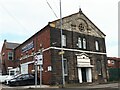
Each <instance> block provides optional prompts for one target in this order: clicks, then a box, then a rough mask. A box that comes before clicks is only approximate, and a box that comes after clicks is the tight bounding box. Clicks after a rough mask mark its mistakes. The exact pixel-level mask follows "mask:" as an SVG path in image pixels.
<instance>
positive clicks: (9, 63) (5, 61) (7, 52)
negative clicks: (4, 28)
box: [1, 40, 19, 75]
mask: <svg viewBox="0 0 120 90" xmlns="http://www.w3.org/2000/svg"><path fill="white" fill-rule="evenodd" d="M17 46H19V44H18V43H12V42H7V40H4V43H3V46H2V50H1V59H2V60H1V68H2V74H3V75H5V74H8V70H9V69H13V68H16V67H17V64H16V61H15V60H14V49H15V48H16V47H17Z"/></svg>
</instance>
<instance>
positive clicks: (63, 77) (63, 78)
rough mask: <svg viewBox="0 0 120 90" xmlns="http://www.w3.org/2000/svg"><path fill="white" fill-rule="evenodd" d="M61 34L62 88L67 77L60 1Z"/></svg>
mask: <svg viewBox="0 0 120 90" xmlns="http://www.w3.org/2000/svg"><path fill="white" fill-rule="evenodd" d="M60 31H61V32H60V34H61V59H62V87H64V86H65V76H64V61H63V54H64V53H63V45H62V8H61V0H60Z"/></svg>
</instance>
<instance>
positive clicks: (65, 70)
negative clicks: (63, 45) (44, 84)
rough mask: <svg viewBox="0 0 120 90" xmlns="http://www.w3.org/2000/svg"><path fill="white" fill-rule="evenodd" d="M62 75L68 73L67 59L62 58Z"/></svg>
mask: <svg viewBox="0 0 120 90" xmlns="http://www.w3.org/2000/svg"><path fill="white" fill-rule="evenodd" d="M63 61H64V75H65V76H67V75H68V66H67V59H66V58H64V59H63Z"/></svg>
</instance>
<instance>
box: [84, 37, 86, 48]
mask: <svg viewBox="0 0 120 90" xmlns="http://www.w3.org/2000/svg"><path fill="white" fill-rule="evenodd" d="M83 49H86V39H85V38H83Z"/></svg>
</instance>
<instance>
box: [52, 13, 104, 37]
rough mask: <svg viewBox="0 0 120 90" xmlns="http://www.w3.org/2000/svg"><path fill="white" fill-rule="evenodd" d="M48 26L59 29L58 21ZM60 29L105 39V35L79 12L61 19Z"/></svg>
mask: <svg viewBox="0 0 120 90" xmlns="http://www.w3.org/2000/svg"><path fill="white" fill-rule="evenodd" d="M50 25H51V26H54V27H55V28H60V20H56V21H53V22H51V24H50ZM62 29H63V30H68V31H74V32H78V33H82V34H86V35H91V36H96V37H101V38H104V37H105V34H104V33H102V32H101V31H100V30H99V29H98V28H97V27H96V26H95V25H94V24H93V23H92V22H91V21H90V20H89V19H88V18H87V17H86V16H85V15H84V14H83V13H80V12H78V13H75V14H72V15H70V16H67V17H64V18H63V19H62Z"/></svg>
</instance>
